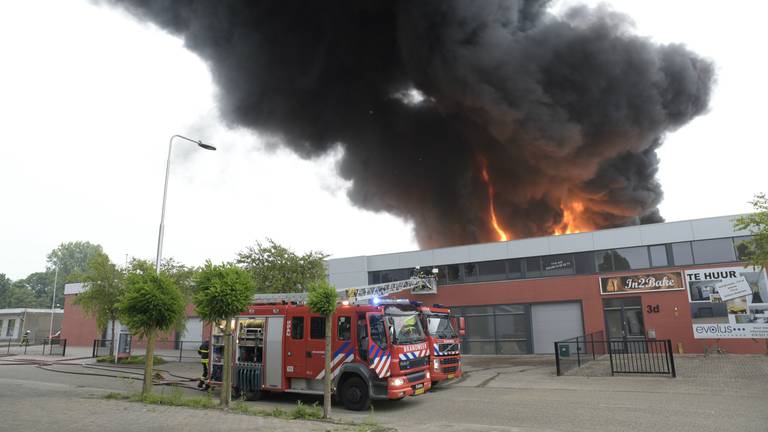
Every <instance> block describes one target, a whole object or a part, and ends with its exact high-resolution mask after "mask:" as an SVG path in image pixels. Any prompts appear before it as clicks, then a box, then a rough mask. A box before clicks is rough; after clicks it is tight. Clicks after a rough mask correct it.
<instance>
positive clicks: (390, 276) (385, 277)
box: [379, 269, 412, 283]
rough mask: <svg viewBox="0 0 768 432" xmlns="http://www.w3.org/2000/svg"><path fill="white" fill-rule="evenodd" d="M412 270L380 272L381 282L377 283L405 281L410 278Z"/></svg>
mask: <svg viewBox="0 0 768 432" xmlns="http://www.w3.org/2000/svg"><path fill="white" fill-rule="evenodd" d="M411 270H412V269H395V270H383V271H381V280H380V282H379V283H386V282H394V281H400V280H405V279H408V278H409V277H411Z"/></svg>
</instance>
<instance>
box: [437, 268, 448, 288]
mask: <svg viewBox="0 0 768 432" xmlns="http://www.w3.org/2000/svg"><path fill="white" fill-rule="evenodd" d="M435 268H437V285H438V286H440V285H445V284H446V282H447V279H446V278H445V266H437V267H435Z"/></svg>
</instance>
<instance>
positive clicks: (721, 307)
mask: <svg viewBox="0 0 768 432" xmlns="http://www.w3.org/2000/svg"><path fill="white" fill-rule="evenodd" d="M685 282H686V285H687V288H688V299H689V300H690V303H691V317H692V318H693V336H694V337H695V338H697V339H739V338H745V339H758V338H768V303H766V301H768V281H766V273H765V271H764V270H762V269H756V268H752V267H748V268H744V267H726V268H716V269H702V270H688V271H686V272H685Z"/></svg>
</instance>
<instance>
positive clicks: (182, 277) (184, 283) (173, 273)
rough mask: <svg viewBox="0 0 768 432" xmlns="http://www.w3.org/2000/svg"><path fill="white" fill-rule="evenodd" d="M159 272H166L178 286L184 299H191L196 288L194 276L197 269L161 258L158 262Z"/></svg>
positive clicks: (172, 259)
mask: <svg viewBox="0 0 768 432" xmlns="http://www.w3.org/2000/svg"><path fill="white" fill-rule="evenodd" d="M160 271H163V272H166V273H167V274H168V276H170V277H171V278H172V279H173V280H174V281H175V282H176V284H177V285H178V286H179V289H180V290H181V292H182V294H184V296H185V297H187V298H189V299H192V295H193V294H194V293H195V289H197V286H196V285H195V275H196V273H197V269H196V268H195V267H190V266H188V265H185V264H182V263H180V262H178V261H176V259H174V258H163V259H162V261H160Z"/></svg>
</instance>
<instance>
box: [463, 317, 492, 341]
mask: <svg viewBox="0 0 768 432" xmlns="http://www.w3.org/2000/svg"><path fill="white" fill-rule="evenodd" d="M465 325H466V327H467V338H468V339H493V338H494V329H493V316H492V315H474V316H468V317H466V318H465Z"/></svg>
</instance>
